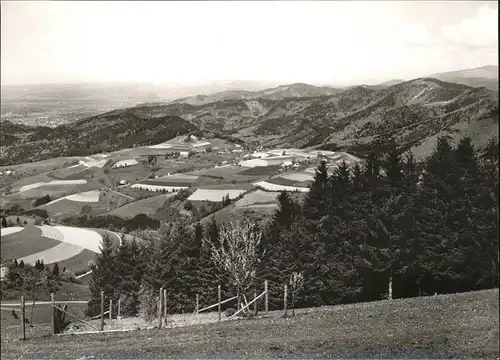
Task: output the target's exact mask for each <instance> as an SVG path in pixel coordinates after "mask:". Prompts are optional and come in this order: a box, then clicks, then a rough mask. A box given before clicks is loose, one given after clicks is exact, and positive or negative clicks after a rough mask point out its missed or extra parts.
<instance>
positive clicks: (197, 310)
mask: <svg viewBox="0 0 500 360" xmlns="http://www.w3.org/2000/svg"><path fill="white" fill-rule="evenodd" d="M199 310H200V296H199V295H198V294H196V315H198V314H199Z"/></svg>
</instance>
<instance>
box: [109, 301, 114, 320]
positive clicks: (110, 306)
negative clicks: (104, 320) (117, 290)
mask: <svg viewBox="0 0 500 360" xmlns="http://www.w3.org/2000/svg"><path fill="white" fill-rule="evenodd" d="M112 318H113V300H112V299H109V320H111V319H112Z"/></svg>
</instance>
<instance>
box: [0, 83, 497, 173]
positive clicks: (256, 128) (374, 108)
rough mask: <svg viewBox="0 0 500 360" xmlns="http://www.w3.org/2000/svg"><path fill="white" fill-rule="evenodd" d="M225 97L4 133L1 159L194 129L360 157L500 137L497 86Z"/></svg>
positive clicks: (145, 141) (148, 140)
mask: <svg viewBox="0 0 500 360" xmlns="http://www.w3.org/2000/svg"><path fill="white" fill-rule="evenodd" d="M246 93H248V92H240V93H239V94H240V95H241V96H246V95H245V94H246ZM222 94H223V95H221V99H222V100H218V101H214V102H209V103H204V104H200V105H193V104H189V103H184V102H180V100H178V101H175V102H172V103H167V104H143V105H137V106H134V107H129V108H125V109H119V110H114V111H111V112H107V113H104V114H101V115H98V116H92V117H89V118H86V119H83V120H80V121H77V122H75V123H72V124H67V125H62V126H58V127H56V128H53V129H49V128H29V129H22V128H18V129H16V131H17V132H16V133H10V132H5V133H4V134H5V135H4V136H7V137H9V136H15V137H16V138H18V139H19V141H17V140H15V139H14V138H10V139H7V140H8V141H7V142H6V143H2V149H1V150H2V151H3V154H5V156H4V157H3V158H2V162H3V164H4V165H6V164H12V163H16V162H26V161H34V160H40V159H43V158H48V157H55V156H71V155H73V156H76V155H78V156H80V155H84V156H85V155H89V154H93V153H97V152H106V151H115V150H119V149H124V148H129V147H135V146H141V145H153V144H158V143H161V142H163V141H166V140H168V139H170V138H173V137H175V136H177V135H181V134H186V133H189V132H195V131H198V132H201V133H205V134H208V135H212V136H213V135H214V134H217V135H218V136H222V135H223V136H226V137H227V136H230V137H232V138H235V139H239V140H240V141H242V142H244V143H246V144H248V145H250V146H267V147H273V146H284V147H301V148H307V147H313V148H319V149H324V150H338V149H341V150H343V151H348V152H353V153H356V154H358V155H363V154H364V153H366V151H367V150H368V149H382V148H383V147H384V146H385V145H386V144H387V143H388V142H389V141H391V140H395V141H398V142H399V143H400V144H401V145H403V146H405V147H407V148H414V149H416V153H417V155H418V156H425V155H426V154H427V153H428V152H429V151H430V149H431V148H432V145H433V144H434V141H435V139H436V137H437V136H438V135H439V134H443V133H449V134H451V135H452V136H455V137H459V136H460V135H463V134H467V135H469V136H471V137H472V140H473V141H474V143H476V144H483V143H485V142H486V141H487V140H488V139H489V138H491V137H493V136H498V125H497V124H498V92H495V91H492V90H489V89H486V88H484V87H480V88H476V87H471V86H468V85H464V84H458V83H452V82H446V81H442V80H439V79H435V78H429V77H427V78H418V79H413V80H410V81H405V82H402V83H397V84H395V85H392V86H388V87H381V88H373V87H366V86H356V87H352V88H349V89H345V90H337V89H332V88H319V87H314V86H310V85H306V84H292V85H288V86H280V87H277V88H273V89H269V90H262V91H260V92H252V95H251V96H260V97H256V98H253V97H252V98H250V99H248V98H239V99H226V98H224V97H225V96H226V95H228V93H227V92H226V93H225V95H224V93H222ZM230 94H234V92H230ZM256 94H258V95H256ZM297 95H301V97H297ZM214 96H215V95H213V96H212V98H214V99H215V98H216V97H214ZM290 96H292V97H290ZM186 101H190V100H186ZM200 102H204V101H200ZM23 131H24V133H23ZM19 132H21V133H19ZM28 133H29V134H28Z"/></svg>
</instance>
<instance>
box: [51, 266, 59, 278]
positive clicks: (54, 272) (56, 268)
mask: <svg viewBox="0 0 500 360" xmlns="http://www.w3.org/2000/svg"><path fill="white" fill-rule="evenodd" d="M52 275H54V276H59V265H57V263H55V264H54V267H53V268H52Z"/></svg>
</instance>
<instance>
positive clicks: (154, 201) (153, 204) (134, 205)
mask: <svg viewBox="0 0 500 360" xmlns="http://www.w3.org/2000/svg"><path fill="white" fill-rule="evenodd" d="M174 194H175V193H168V194H162V195H157V196H153V197H150V198H147V199H142V200H137V201H134V202H131V203H128V204H126V205H123V206H121V207H118V208H116V209H114V210H112V211H110V212H108V213H106V214H104V215H113V216H118V217H121V218H133V217H134V216H136V215H138V214H141V213H142V214H146V215H149V216H152V215H154V214H155V212H156V210H157V209H158V208H160V207H161V206H163V204H164V203H165V200H167V199H168V198H169V197H171V196H173V195H174Z"/></svg>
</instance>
